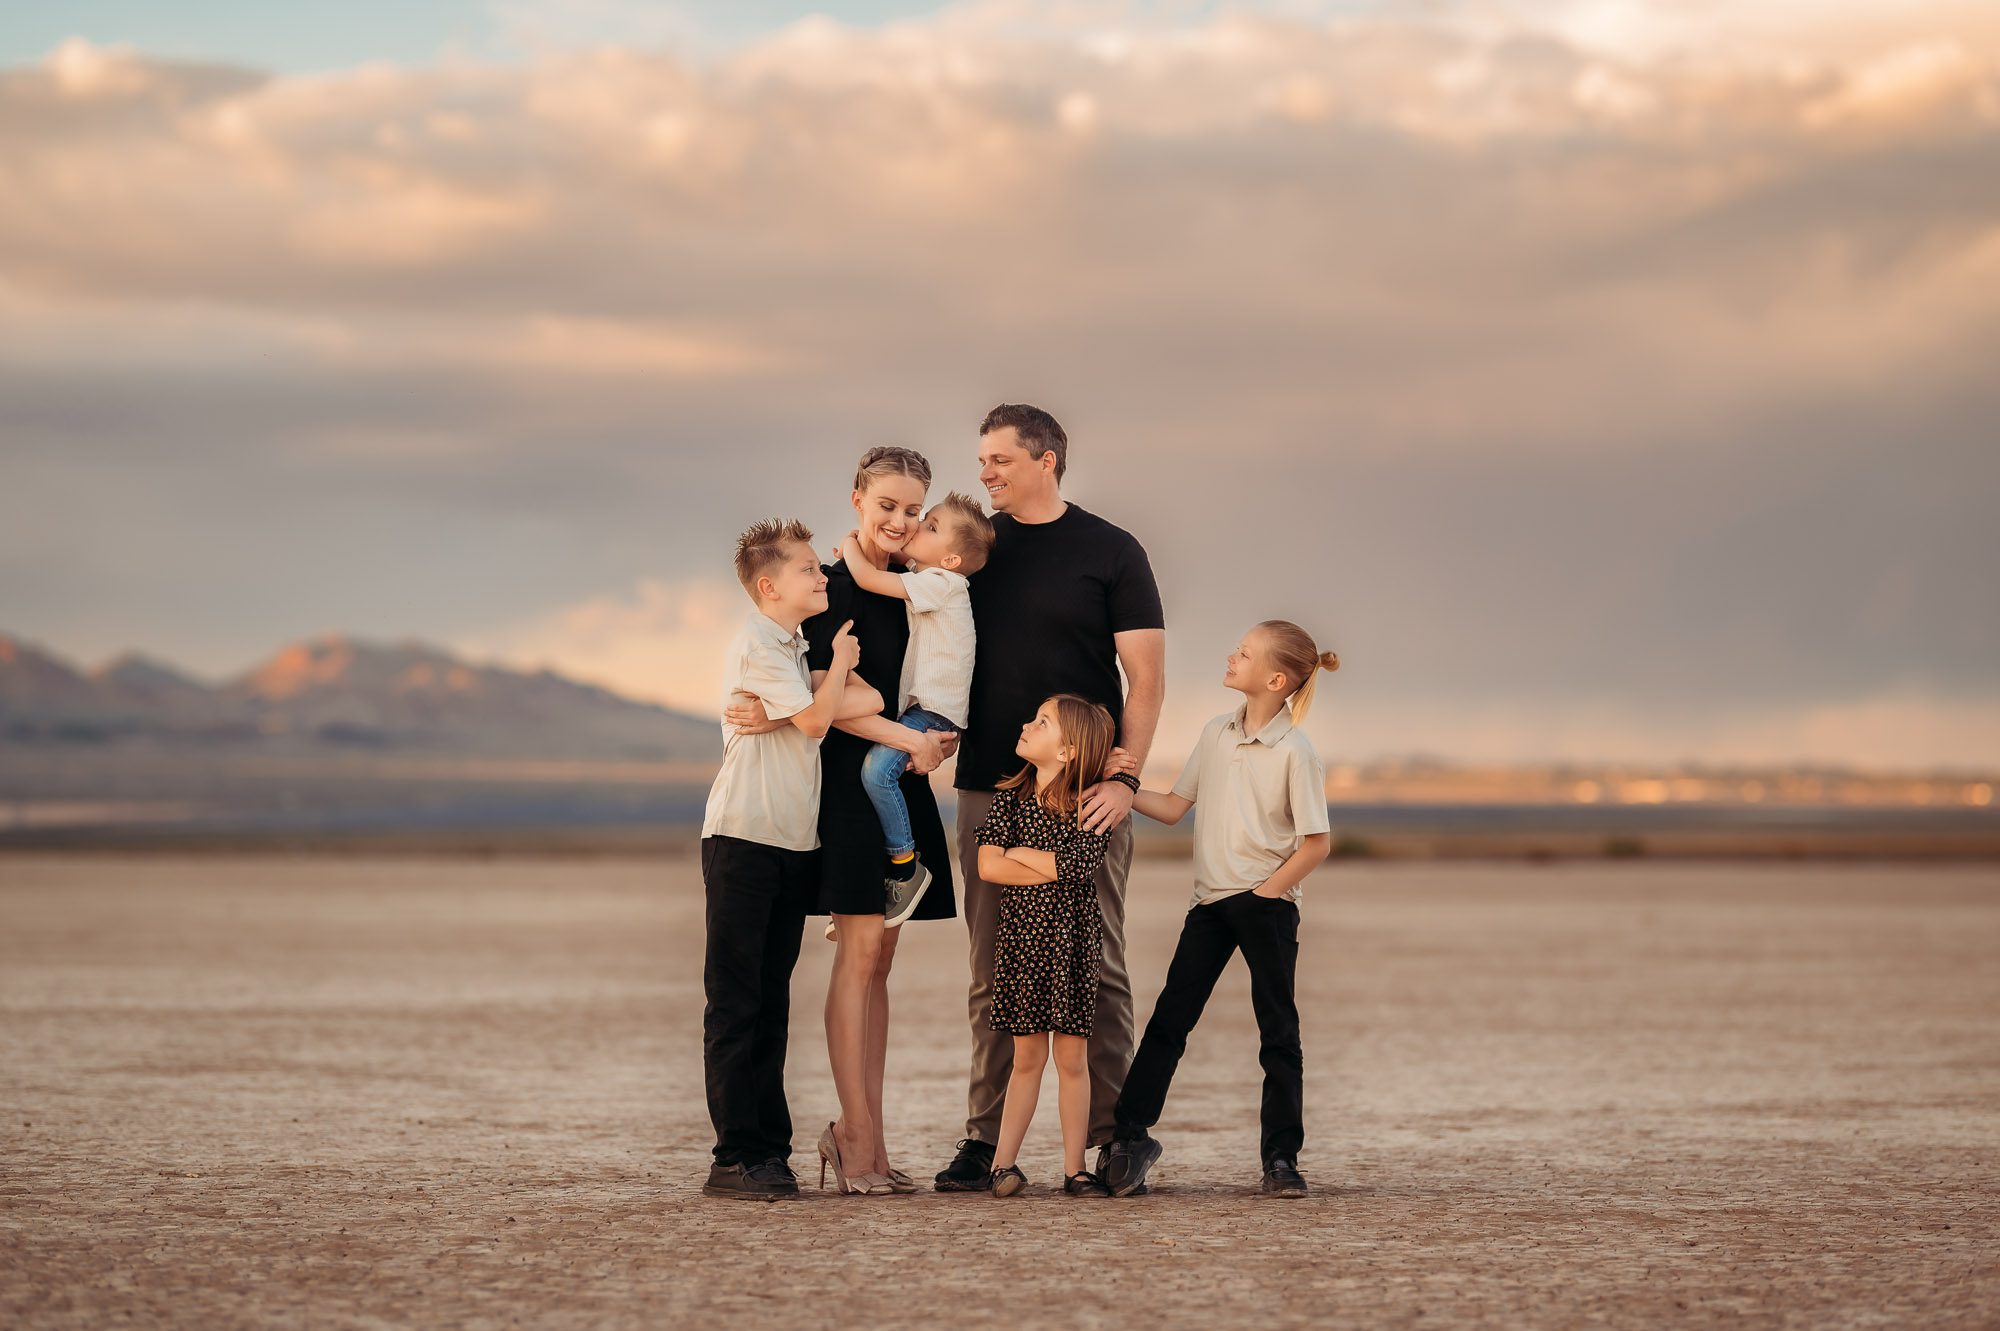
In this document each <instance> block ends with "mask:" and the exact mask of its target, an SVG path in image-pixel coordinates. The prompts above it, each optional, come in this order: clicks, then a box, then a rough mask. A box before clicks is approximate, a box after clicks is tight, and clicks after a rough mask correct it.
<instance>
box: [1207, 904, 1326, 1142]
mask: <svg viewBox="0 0 2000 1331" xmlns="http://www.w3.org/2000/svg"><path fill="white" fill-rule="evenodd" d="M1243 896H1244V897H1245V898H1246V900H1244V901H1242V903H1241V905H1240V907H1239V908H1238V909H1237V910H1236V911H1235V912H1234V914H1233V915H1232V921H1233V923H1234V924H1235V926H1236V937H1237V942H1238V944H1239V945H1240V946H1241V947H1242V948H1243V960H1244V961H1245V962H1246V963H1248V965H1249V967H1250V1005H1251V1007H1252V1008H1253V1009H1255V1011H1256V1013H1257V1037H1258V1049H1257V1061H1258V1062H1259V1063H1261V1064H1263V1066H1264V1106H1263V1129H1264V1132H1263V1141H1262V1143H1261V1146H1262V1149H1263V1155H1264V1160H1265V1162H1266V1163H1268V1162H1269V1161H1271V1160H1272V1159H1274V1158H1276V1157H1279V1156H1283V1157H1284V1158H1285V1159H1287V1160H1297V1159H1298V1158H1299V1147H1300V1146H1302V1145H1304V1144H1305V1138H1306V1129H1305V1081H1306V1074H1305V1055H1304V1052H1303V1051H1302V1050H1301V1048H1300V1046H1299V1006H1298V1002H1297V1001H1296V998H1295V996H1294V992H1293V986H1294V982H1295V980H1296V977H1297V973H1298V962H1299V908H1298V907H1297V906H1295V905H1293V904H1292V903H1291V902H1290V901H1287V900H1283V899H1278V900H1272V899H1269V898H1265V897H1260V896H1256V895H1255V894H1253V893H1249V892H1246V893H1244V894H1243ZM1223 904H1224V905H1232V904H1236V899H1235V898H1231V899H1230V900H1229V901H1226V902H1224V903H1223Z"/></svg>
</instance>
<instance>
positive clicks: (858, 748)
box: [800, 562, 958, 920]
mask: <svg viewBox="0 0 2000 1331" xmlns="http://www.w3.org/2000/svg"><path fill="white" fill-rule="evenodd" d="M825 572H826V606H827V608H826V612H825V613H824V614H819V615H814V616H813V617H812V618H811V619H808V620H807V621H806V622H805V623H804V624H803V625H801V626H800V631H801V632H803V633H804V634H805V636H806V641H807V642H808V643H809V644H810V646H809V647H808V648H807V651H806V665H807V666H808V667H809V668H811V669H813V670H825V669H826V668H827V667H828V666H830V665H832V664H833V635H834V634H836V633H838V632H839V631H840V626H841V625H842V624H844V623H846V622H847V621H848V620H850V619H851V620H853V621H854V629H853V633H854V636H855V638H856V639H858V640H859V641H860V643H861V662H860V664H859V665H858V666H857V667H856V669H857V670H859V671H860V673H861V678H863V679H865V680H867V681H868V683H869V684H870V685H871V686H872V687H873V688H874V689H875V691H876V692H878V693H880V694H881V695H882V707H883V713H882V714H883V715H884V716H886V717H888V719H890V720H891V721H893V720H895V719H896V710H895V708H896V692H897V685H898V684H900V683H901V681H902V678H903V651H904V649H905V648H906V647H908V646H909V642H910V619H909V603H908V602H907V601H899V600H897V599H896V598H895V597H893V596H878V595H876V594H875V593H874V592H871V591H865V590H863V589H862V588H861V587H860V586H858V585H856V583H855V581H854V576H853V575H852V574H851V573H849V572H848V571H847V565H846V563H845V562H842V563H839V564H830V565H827V566H825ZM869 747H870V741H868V740H865V739H862V738H861V737H860V736H858V735H850V734H848V733H847V732H846V731H844V730H829V731H828V732H827V733H826V738H825V739H824V740H823V741H821V743H820V750H819V754H820V797H819V843H820V889H819V902H818V904H817V905H816V906H815V907H814V908H813V911H812V913H813V914H815V915H826V914H829V913H830V914H836V915H880V914H881V913H882V899H883V887H882V878H883V875H884V874H885V873H886V872H887V871H888V866H889V852H888V849H887V847H886V846H885V845H884V843H883V840H882V820H881V819H880V818H877V817H876V816H875V806H874V805H873V804H870V803H869V802H868V794H867V792H866V791H864V790H863V789H862V788H861V760H862V759H863V758H865V757H867V755H868V749H869ZM902 786H903V799H904V800H905V801H906V802H907V803H908V804H909V806H910V829H911V831H913V832H914V833H915V834H916V842H917V855H918V856H919V857H920V858H921V859H922V860H923V862H924V867H925V868H926V869H929V870H930V871H931V879H932V881H931V885H930V887H929V889H928V890H926V891H925V892H924V898H923V900H922V901H920V902H918V903H917V911H916V914H915V915H914V916H912V917H911V918H912V919H918V920H948V919H951V918H952V917H953V916H955V915H956V914H958V898H957V896H956V894H955V893H954V891H953V889H952V874H951V851H950V848H949V847H948V846H947V844H946V843H945V839H944V822H943V820H942V819H940V818H939V817H938V807H937V797H936V796H935V795H933V794H932V793H931V783H930V778H929V777H927V776H918V775H916V774H915V773H913V772H905V773H903V781H902Z"/></svg>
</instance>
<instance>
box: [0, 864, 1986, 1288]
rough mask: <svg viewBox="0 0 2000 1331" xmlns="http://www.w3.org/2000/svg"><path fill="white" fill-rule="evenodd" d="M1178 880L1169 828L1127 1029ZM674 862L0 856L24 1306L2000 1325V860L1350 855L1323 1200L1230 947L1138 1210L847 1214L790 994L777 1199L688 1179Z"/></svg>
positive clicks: (900, 1061)
mask: <svg viewBox="0 0 2000 1331" xmlns="http://www.w3.org/2000/svg"><path fill="white" fill-rule="evenodd" d="M1184 878H1185V873H1184V867H1183V866H1181V865H1179V864H1175V863H1171V862H1160V861H1148V862H1141V864H1140V865H1139V866H1138V868H1137V870H1136V871H1135V874H1134V879H1133V884H1132V893H1131V909H1130V914H1131V921H1132V923H1131V927H1130V935H1131V956H1132V961H1133V970H1134V985H1135V988H1136V989H1137V990H1138V992H1139V1012H1140V1016H1141V1019H1142V1020H1143V1018H1144V1015H1145V1014H1146V1013H1147V1012H1148V1011H1149V1010H1150V1008H1151V1005H1152V996H1153V993H1154V992H1155V991H1156V989H1157V987H1158V984H1159V981H1160V978H1161V976H1162V974H1163V973H1164V970H1165V966H1166V960H1167V957H1168V956H1169V954H1170V953H1171V951H1172V948H1173V942H1174V938H1175V935H1176V933H1177V931H1178V927H1179V920H1180V916H1181V912H1182V909H1183V907H1184V904H1185V903H1184V893H1185V890H1186V888H1185V883H1184ZM701 932H702V914H701V887H700V882H699V876H698V873H697V870H696V867H695V864H694V862H693V861H692V860H691V859H671V858H656V859H624V860H610V859H588V858H569V859H563V858H543V859H536V858H525V857H524V858H510V859H498V860H474V859H443V858H428V859H426V858H409V859H367V858H331V857H330V858H321V859H282V858H257V857H241V856H216V857H202V858H174V857H164V856H163V857H150V858H149V857H139V856H133V857H93V856H85V855H70V856H52V857H33V856H21V855H16V856H4V857H0V1325H5V1326H7V1327H22V1328H29V1327H54V1326H70V1327H89V1328H103V1327H118V1326H167V1325H172V1326H189V1327H204V1328H205V1327H228V1326H250V1325H257V1326H269V1325H299V1326H325V1327H380V1326H415V1327H431V1326H516V1325H518V1326H558V1327H566V1326H578V1327H582V1326H659V1325H675V1324H685V1325H703V1326H706V1325H721V1324H726V1323H729V1322H733V1321H736V1320H737V1319H749V1324H752V1325H784V1326H811V1327H818V1326H835V1325H847V1326H873V1327H891V1328H895V1327H915V1326H919V1325H924V1326H928V1325H933V1324H939V1323H947V1324H954V1325H967V1324H980V1325H985V1324H1019V1325H1024V1326H1064V1325H1078V1326H1126V1325H1135V1324H1136V1325H1145V1324H1153V1325H1157V1326H1167V1327H1182V1326H1189V1327H1203V1328H1213V1327H1217V1326H1223V1325H1228V1326H1235V1325H1253V1324H1254V1325H1273V1324H1276V1325H1303V1324H1346V1325H1354V1326H1366V1327H1375V1326H1399V1327H1427V1328H1435V1327H1461V1326H1464V1327H1470V1326H1582V1325H1615V1326H1657V1325H1690V1326H1707V1325H1717V1324H1727V1325H1744V1326H1778V1325H1785V1326H1797V1327H1812V1328H1824V1327H1850V1326H1851V1327H1860V1326H1880V1327H1894V1328H1907V1327H1926V1328H1929V1327H1945V1326H1965V1327H1976V1326H1983V1327H1992V1326H1996V1325H2000V869H1995V868H1994V867H1992V866H1984V867H1963V868H1954V867H1943V866H1940V867H1903V866H1896V865H1866V866H1833V867H1829V866H1820V865H1796V866H1749V865H1743V866H1738V865H1727V864H1721V865H1717V864H1709V865H1665V864H1657V865H1655V864H1644V863H1638V864H1618V865H1605V864H1602V863H1592V864H1579V865H1575V866H1570V865H1563V864H1553V865H1546V864H1545V865H1489V864H1462V865H1452V866H1448V867H1436V866H1424V865H1417V864H1378V865H1367V864H1354V863H1346V862H1343V863H1337V864H1335V865H1333V866H1331V867H1329V868H1326V869H1324V870H1322V871H1321V872H1320V873H1319V874H1318V875H1317V876H1316V877H1315V878H1314V879H1313V880H1312V881H1311V883H1310V884H1309V885H1308V902H1307V908H1306V914H1305V923H1304V926H1303V929H1302V945H1303V949H1304V950H1303V954H1302V960H1301V965H1300V991H1301V992H1300V1003H1301V1008H1302V1010H1303V1013H1304V1018H1305V1036H1306V1064H1307V1088H1306V1102H1307V1143H1306V1150H1305V1153H1304V1156H1303V1159H1302V1164H1303V1166H1304V1168H1305V1171H1306V1173H1307V1175H1308V1177H1309V1178H1310V1179H1311V1181H1312V1184H1313V1188H1314V1193H1313V1196H1312V1197H1310V1198H1309V1199H1307V1200H1305V1201H1302V1202H1275V1201H1265V1200H1262V1199H1260V1198H1258V1197H1257V1196H1256V1193H1255V1186H1256V1182H1257V1174H1256V1166H1257V1160H1256V1113H1257V1098H1258V1071H1257V1063H1256V1035H1255V1026H1254V1023H1253V1021H1252V1019H1251V1014H1250V1004H1249V998H1248V986H1247V982H1246V980H1245V978H1244V975H1243V972H1242V969H1241V966H1240V963H1239V964H1238V965H1237V966H1236V967H1235V968H1233V969H1232V971H1231V972H1230V974H1229V975H1228V976H1226V977H1225V979H1224V981H1223V983H1222V985H1221V986H1220V987H1219V988H1218V990H1217V992H1216V996H1215V998H1214V1000H1213V1002H1212V1003H1211V1005H1210V1010H1209V1016H1208V1018H1207V1019H1206V1021H1205V1022H1204V1023H1203V1025H1202V1027H1201V1028H1200V1029H1199V1030H1198V1031H1197V1032H1196V1034H1195V1037H1194V1039H1193V1041H1192V1042H1191V1044H1190V1046H1189V1050H1188V1056H1187V1059H1186V1061H1185V1062H1184V1063H1183V1065H1182V1075H1181V1077H1180V1079H1179V1081H1178V1082H1177V1084H1176V1086H1175V1089H1174V1094H1173V1096H1172V1098H1171V1099H1170V1100H1169V1102H1168V1106H1167V1117H1166V1119H1165V1121H1164V1122H1163V1124H1162V1125H1161V1128H1160V1129H1159V1135H1160V1137H1161V1139H1162V1140H1163V1141H1164V1142H1165V1143H1166V1150H1167V1153H1166V1156H1165V1157H1164V1159H1163V1160H1162V1162H1161V1164H1160V1166H1159V1168H1158V1170H1157V1171H1156V1174H1155V1180H1156V1187H1155V1190H1154V1194H1153V1195H1152V1196H1150V1197H1144V1198H1135V1199H1131V1200H1126V1201H1118V1202H1113V1201H1106V1200H1101V1199H1068V1198H1064V1197H1063V1196H1061V1195H1060V1193H1059V1192H1057V1191H1054V1190H1053V1189H1051V1188H1050V1187H1049V1186H1048V1184H1049V1182H1050V1181H1051V1180H1054V1179H1056V1178H1057V1177H1058V1175H1059V1162H1058V1148H1057V1142H1056V1136H1055V1127H1054V1120H1053V1114H1052V1111H1053V1107H1054V1106H1053V1088H1050V1090H1049V1091H1047V1092H1045V1094H1044V1106H1045V1112H1044V1115H1043V1120H1042V1121H1040V1122H1038V1123H1037V1124H1036V1127H1035V1130H1034V1132H1033V1133H1032V1134H1031V1135H1030V1138H1029V1142H1028V1147H1027V1150H1026V1151H1025V1152H1024V1154H1023V1159H1022V1164H1023V1167H1024V1168H1025V1169H1026V1170H1027V1172H1028V1174H1029V1176H1030V1177H1031V1178H1032V1179H1033V1180H1035V1186H1033V1187H1031V1188H1030V1190H1029V1191H1028V1193H1027V1194H1026V1195H1024V1196H1023V1197H1020V1198H1016V1199H1012V1200H1008V1201H998V1200H995V1199H993V1198H990V1197H965V1196H938V1195H935V1194H932V1193H929V1192H925V1193H922V1194H919V1195H916V1196H911V1197H892V1198H885V1199H859V1198H836V1197H833V1196H831V1195H827V1194H820V1193H819V1192H818V1191H817V1190H816V1189H814V1188H813V1187H811V1186H810V1185H811V1184H812V1182H813V1180H814V1178H815V1177H816V1173H817V1171H816V1168H813V1167H812V1165H813V1161H812V1157H811V1155H810V1152H811V1150H812V1142H813V1138H814V1136H815V1135H816V1133H817V1129H818V1127H819V1126H821V1125H822V1124H823V1123H824V1122H825V1120H826V1119H827V1118H828V1117H830V1116H831V1115H832V1113H833V1106H834V1101H833V1094H832V1088H831V1084H830V1082H829V1080H828V1077H827V1075H826V1070H825V1059H824V1048H823V1045H822V1043H821V1039H820V1024H819V1006H820V1001H821V998H822V996H823V993H824V983H825V975H826V969H827V963H828V960H829V958H830V954H831V951H832V949H831V947H830V946H829V945H827V944H825V943H822V942H821V941H820V940H819V938H818V935H817V931H816V930H815V931H814V932H812V933H811V934H810V935H809V936H808V938H807V941H806V950H805V953H804V960H803V961H802V962H801V964H800V967H799V971H798V975H797V978H796V981H795V985H794V1010H793V1045H792V1058H791V1096H792V1104H793V1110H794V1116H795V1118H796V1120H797V1123H798V1125H799V1130H800V1131H799V1147H800V1150H799V1152H798V1154H797V1155H795V1157H794V1163H795V1164H796V1165H797V1166H798V1167H799V1169H800V1172H801V1173H802V1175H804V1177H805V1180H806V1182H807V1184H808V1187H807V1190H806V1191H807V1195H806V1196H805V1197H804V1198H803V1199H801V1200H799V1201H797V1202H788V1203H784V1204H781V1205H776V1206H764V1205H755V1204H744V1203H732V1202H720V1201H710V1200H706V1199H704V1198H702V1197H701V1196H700V1195H699V1194H698V1192H697V1188H698V1185H699V1183H700V1180H701V1176H702V1173H703V1170H704V1167H705V1159H706V1149H707V1146H708V1142H709V1137H708V1122H707V1118H706V1113H705V1110H704V1102H703V1098H702V1088H701V1072H700V1067H701V1062H700V1054H701V1050H700V1026H701V1007H702V1000H701V942H702V940H701ZM905 932H906V933H907V935H908V937H907V939H906V940H905V942H904V944H903V947H902V951H901V955H900V957H899V959H898V966H897V971H896V974H895V977H894V980H893V982H892V992H893V998H894V1003H895V1017H894V1023H895V1024H894V1028H893V1031H892V1037H891V1048H890V1056H889V1092H888V1101H889V1104H888V1118H889V1121H890V1144H891V1148H892V1151H893V1153H894V1154H895V1156H896V1158H897V1163H899V1164H900V1165H902V1166H903V1167H904V1168H906V1169H908V1170H909V1171H910V1172H911V1173H912V1174H915V1175H918V1176H919V1177H920V1178H922V1179H926V1180H927V1179H928V1176H929V1175H930V1174H931V1173H932V1172H933V1171H935V1170H936V1169H937V1168H938V1167H939V1166H941V1165H942V1164H943V1163H944V1162H945V1160H946V1159H947V1158H948V1157H949V1155H950V1153H951V1148H952V1146H953V1145H954V1143H955V1141H956V1139H957V1138H958V1137H959V1136H960V1134H961V1132H962V1123H961V1121H960V1116H961V1115H962V1113H963V1103H964V1074H965V1064H966V1056H967V1047H968V1046H967V1034H966V1028H965V1015H964V984H965V964H966V963H965V948H964V934H963V931H962V928H961V926H960V925H959V924H958V923H957V922H955V921H953V922H945V923H940V924H931V925H911V926H910V927H909V928H908V929H907V930H906V931H905Z"/></svg>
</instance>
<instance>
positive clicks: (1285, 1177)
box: [1264, 1155, 1306, 1197]
mask: <svg viewBox="0 0 2000 1331" xmlns="http://www.w3.org/2000/svg"><path fill="white" fill-rule="evenodd" d="M1264 1195H1265V1196H1266V1197H1303V1196H1305V1195H1306V1181H1305V1179H1304V1178H1303V1177H1302V1176H1301V1175H1300V1174H1299V1167H1298V1165H1297V1164H1295V1163H1294V1162H1293V1161H1290V1160H1287V1159H1286V1158H1285V1157H1284V1156H1282V1155H1278V1156H1273V1157H1271V1159H1270V1160H1268V1161H1266V1162H1265V1165H1264Z"/></svg>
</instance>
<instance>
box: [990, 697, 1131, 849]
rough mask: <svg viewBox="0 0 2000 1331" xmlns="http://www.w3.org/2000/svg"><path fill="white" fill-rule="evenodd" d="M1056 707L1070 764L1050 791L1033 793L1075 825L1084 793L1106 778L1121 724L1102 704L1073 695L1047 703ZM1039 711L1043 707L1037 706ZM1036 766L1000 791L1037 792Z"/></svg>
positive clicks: (1044, 805)
mask: <svg viewBox="0 0 2000 1331" xmlns="http://www.w3.org/2000/svg"><path fill="white" fill-rule="evenodd" d="M1051 702H1052V703H1054V704H1055V705H1056V729H1057V730H1059V731H1061V732H1062V742H1063V744H1064V746H1065V747H1067V748H1068V749H1069V761H1068V762H1066V763H1064V764H1063V769H1062V774H1061V775H1060V776H1058V777H1057V778H1056V779H1055V780H1053V781H1051V782H1049V788H1048V789H1047V790H1036V791H1034V795H1035V800H1036V802H1037V803H1039V804H1040V805H1041V806H1042V807H1043V808H1044V809H1047V810H1048V811H1049V812H1050V813H1052V814H1054V815H1056V816H1057V817H1058V818H1067V819H1069V820H1070V821H1072V822H1074V821H1076V819H1077V818H1078V817H1079V816H1080V815H1081V813H1082V811H1083V792H1084V791H1086V790H1088V789H1090V788H1091V787H1092V786H1094V785H1096V784H1097V783H1098V782H1099V781H1101V780H1103V779H1104V764H1105V763H1107V762H1109V761H1110V760H1111V746H1112V745H1113V744H1114V743H1116V742H1117V738H1118V725H1117V723H1116V722H1115V721H1113V720H1112V719H1111V713H1110V712H1109V711H1107V710H1106V709H1105V708H1104V706H1103V705H1102V704H1100V703H1094V702H1091V701H1090V700H1089V699H1088V698H1079V697H1077V696H1076V695H1075V694H1074V693H1058V694H1056V695H1055V696H1054V697H1052V698H1048V699H1046V700H1045V702H1044V705H1046V704H1047V703H1051ZM1035 710H1036V711H1040V710H1041V708H1040V707H1037V708H1036V709H1035ZM1034 783H1035V765H1034V764H1033V763H1029V764H1028V765H1027V766H1026V767H1023V768H1022V769H1021V770H1020V771H1018V772H1016V773H1014V775H1012V776H1010V777H1008V778H1007V779H1006V780H1005V781H1002V782H1001V783H1000V786H999V789H1001V790H1018V789H1020V788H1021V787H1022V786H1027V787H1028V788H1029V789H1030V790H1033V789H1034Z"/></svg>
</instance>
